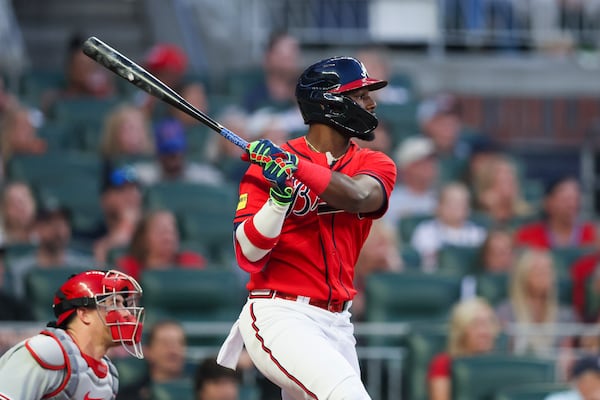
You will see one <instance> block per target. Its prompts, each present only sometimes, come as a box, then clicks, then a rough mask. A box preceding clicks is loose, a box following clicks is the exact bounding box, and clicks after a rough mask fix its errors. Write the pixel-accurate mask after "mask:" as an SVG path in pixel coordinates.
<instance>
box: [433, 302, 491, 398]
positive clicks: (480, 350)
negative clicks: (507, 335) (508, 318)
mask: <svg viewBox="0 0 600 400" xmlns="http://www.w3.org/2000/svg"><path fill="white" fill-rule="evenodd" d="M449 329H450V334H449V335H448V344H447V349H446V352H444V353H440V354H437V355H436V356H435V357H434V358H433V359H432V360H431V363H430V364H429V371H428V373H427V389H428V392H429V399H430V400H450V399H451V398H452V395H451V393H452V387H451V380H450V376H451V366H452V359H453V358H456V357H464V356H470V355H475V354H485V353H489V352H491V351H492V350H493V349H494V344H495V340H496V336H497V334H498V332H499V326H498V320H497V318H496V315H495V314H494V310H493V309H492V307H491V306H490V305H489V304H488V303H487V301H485V300H484V299H481V298H477V297H473V298H471V299H469V300H464V301H462V302H459V303H457V304H456V305H455V306H454V307H453V309H452V314H451V317H450V328H449Z"/></svg>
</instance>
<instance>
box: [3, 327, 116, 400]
mask: <svg viewBox="0 0 600 400" xmlns="http://www.w3.org/2000/svg"><path fill="white" fill-rule="evenodd" d="M117 390H118V373H117V371H116V368H115V367H114V365H113V364H112V363H111V362H110V360H108V358H107V357H104V359H103V361H102V362H100V361H96V360H92V359H90V357H87V356H85V358H84V356H83V355H82V353H81V351H80V350H79V348H78V347H77V345H76V344H75V342H73V340H72V339H71V337H70V336H69V335H68V334H67V333H66V332H65V331H63V330H62V329H50V328H49V329H48V330H47V331H43V332H42V333H40V334H39V335H36V336H33V337H31V338H29V339H26V340H24V341H22V342H21V343H18V344H17V345H15V346H14V347H12V348H11V349H9V350H8V351H7V352H6V353H5V354H4V355H3V356H2V358H0V400H17V399H19V400H20V399H31V400H37V399H42V398H43V399H56V400H70V399H73V400H75V399H76V400H82V399H85V400H113V399H115V396H116V393H117Z"/></svg>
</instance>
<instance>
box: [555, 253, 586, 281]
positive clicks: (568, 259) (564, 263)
mask: <svg viewBox="0 0 600 400" xmlns="http://www.w3.org/2000/svg"><path fill="white" fill-rule="evenodd" d="M593 250H594V249H593V248H589V247H574V246H573V247H557V248H554V249H552V250H551V253H552V258H553V259H554V265H555V266H556V271H557V273H558V275H559V276H561V277H564V276H569V275H570V269H571V267H572V266H573V264H574V263H575V261H577V260H578V259H580V258H581V257H583V256H585V255H586V254H590V253H591V252H592V251H593Z"/></svg>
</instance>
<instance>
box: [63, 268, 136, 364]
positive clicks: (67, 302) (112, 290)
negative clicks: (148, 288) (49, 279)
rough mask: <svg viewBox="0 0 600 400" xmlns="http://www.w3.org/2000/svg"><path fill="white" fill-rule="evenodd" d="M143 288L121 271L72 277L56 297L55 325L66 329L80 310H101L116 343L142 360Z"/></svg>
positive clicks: (96, 271)
mask: <svg viewBox="0 0 600 400" xmlns="http://www.w3.org/2000/svg"><path fill="white" fill-rule="evenodd" d="M141 295H142V288H141V287H140V285H139V283H137V281H136V280H135V279H133V278H132V277H130V276H129V275H127V274H124V273H122V272H119V271H115V270H110V271H100V270H89V271H85V272H81V273H79V274H76V275H73V276H71V277H70V278H69V279H68V280H67V281H66V282H65V283H63V284H62V286H61V287H60V288H59V289H58V290H57V291H56V294H55V295H54V304H53V305H52V308H53V309H54V315H55V316H56V326H59V327H64V325H65V324H66V322H67V321H68V319H69V317H70V316H71V315H73V314H74V313H75V311H76V310H77V309H78V308H80V307H85V308H96V309H97V310H98V312H100V311H102V313H101V317H102V320H103V321H104V324H105V325H106V326H107V327H109V328H110V333H111V336H112V339H113V342H115V343H120V344H121V345H122V346H123V347H124V348H125V350H127V351H128V352H129V353H130V354H132V355H134V356H135V357H138V358H142V357H143V354H142V347H141V339H142V328H143V317H144V307H140V306H139V301H140V297H141Z"/></svg>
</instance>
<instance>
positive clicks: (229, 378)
mask: <svg viewBox="0 0 600 400" xmlns="http://www.w3.org/2000/svg"><path fill="white" fill-rule="evenodd" d="M240 385H241V376H240V374H239V373H238V372H237V371H234V370H232V369H229V368H225V367H222V366H220V365H218V364H217V360H216V358H215V357H210V358H207V359H205V360H204V361H202V362H201V363H200V365H198V367H197V368H196V373H195V375H194V393H195V396H194V399H195V400H239V398H240Z"/></svg>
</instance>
